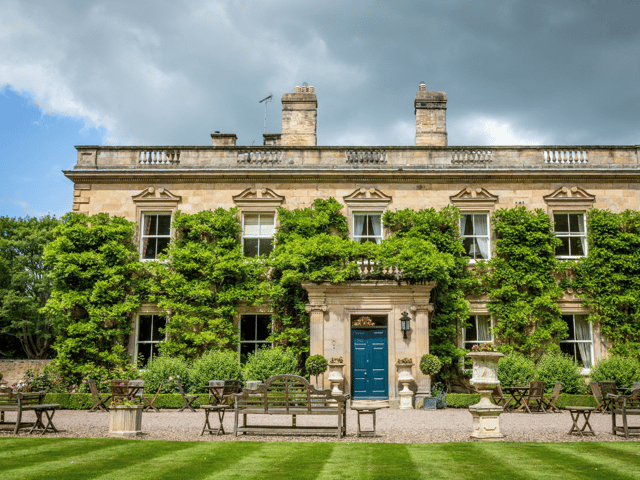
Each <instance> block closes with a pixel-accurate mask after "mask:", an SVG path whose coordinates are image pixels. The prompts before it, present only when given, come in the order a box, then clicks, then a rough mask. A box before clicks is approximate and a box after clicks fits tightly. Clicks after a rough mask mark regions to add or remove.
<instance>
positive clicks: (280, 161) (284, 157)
mask: <svg viewBox="0 0 640 480" xmlns="http://www.w3.org/2000/svg"><path fill="white" fill-rule="evenodd" d="M639 148H640V147H638V146H616V147H611V146H566V147H557V146H540V147H491V148H486V147H376V148H367V147H283V146H278V147H276V148H274V147H273V146H269V147H235V146H229V147H190V146H184V147H174V146H171V147H96V146H87V147H77V149H78V161H77V164H76V168H78V169H83V168H84V169H91V168H93V169H95V168H98V169H109V168H117V169H135V168H147V169H148V168H154V169H163V168H167V169H175V168H180V169H217V168H223V169H229V168H242V169H247V168H260V169H264V168H265V167H269V168H274V169H278V168H287V169H290V168H293V169H313V170H318V169H336V168H341V169H367V168H372V169H382V170H384V169H393V170H396V169H400V168H401V169H403V170H404V169H418V170H420V169H427V170H428V169H443V168H444V169H447V168H449V169H453V170H456V169H463V170H473V169H475V168H477V169H483V170H486V169H505V168H509V169H531V168H539V169H564V168H567V169H576V168H578V169H580V168H589V169H598V168H600V169H606V168H638V167H639V166H640V162H639V155H638V150H639Z"/></svg>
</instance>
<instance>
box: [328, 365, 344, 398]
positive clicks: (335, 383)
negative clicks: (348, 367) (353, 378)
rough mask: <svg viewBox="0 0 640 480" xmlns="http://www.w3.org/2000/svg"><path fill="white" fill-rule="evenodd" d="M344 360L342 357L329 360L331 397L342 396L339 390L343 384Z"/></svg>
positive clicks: (341, 390)
mask: <svg viewBox="0 0 640 480" xmlns="http://www.w3.org/2000/svg"><path fill="white" fill-rule="evenodd" d="M343 369H344V360H343V359H342V357H332V358H331V359H330V360H329V382H330V383H331V393H332V394H333V395H342V394H343V393H344V392H343V389H342V388H341V387H342V385H343V383H344V374H343Z"/></svg>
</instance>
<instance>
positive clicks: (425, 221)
mask: <svg viewBox="0 0 640 480" xmlns="http://www.w3.org/2000/svg"><path fill="white" fill-rule="evenodd" d="M459 221H460V213H459V211H458V209H456V208H455V207H445V208H443V209H442V210H440V211H436V210H435V209H433V208H429V209H423V210H411V209H405V210H400V211H398V212H386V213H385V215H384V219H383V222H384V225H385V226H386V227H387V228H388V229H389V231H390V232H391V234H392V235H393V236H394V237H396V238H401V239H422V240H423V241H427V242H429V243H430V244H431V245H433V247H434V248H435V249H437V251H439V252H442V253H445V254H447V255H449V259H450V260H449V261H450V263H449V264H448V268H447V273H448V275H447V276H446V277H444V278H440V279H439V281H438V283H437V285H436V287H435V288H434V290H433V293H432V297H431V299H432V302H433V304H434V312H433V319H432V321H431V325H430V328H429V348H430V352H431V353H432V354H434V355H437V356H438V357H439V358H440V360H441V361H442V362H443V369H442V370H441V371H440V374H439V376H440V378H441V379H442V380H444V381H446V382H447V383H449V382H450V381H451V380H453V379H455V378H457V377H458V376H459V375H460V371H459V368H458V360H459V359H460V358H461V357H462V356H463V355H464V354H465V350H463V349H461V348H459V347H458V342H457V338H458V334H459V329H460V328H462V327H464V326H465V324H466V321H467V319H468V317H469V314H470V313H471V310H470V308H469V304H468V302H467V301H466V300H465V298H464V297H465V294H466V293H468V292H469V291H471V290H472V288H473V286H474V284H475V280H474V278H473V277H472V276H471V275H470V274H469V272H468V270H467V269H466V268H465V267H466V265H467V264H468V259H467V258H466V256H465V250H464V247H463V246H462V242H461V241H460V230H459V227H458V224H459Z"/></svg>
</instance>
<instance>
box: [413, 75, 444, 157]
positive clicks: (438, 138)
mask: <svg viewBox="0 0 640 480" xmlns="http://www.w3.org/2000/svg"><path fill="white" fill-rule="evenodd" d="M414 105H415V115H416V145H417V146H424V145H433V146H443V147H446V146H447V144H448V141H447V94H446V93H444V92H427V86H426V85H425V84H424V83H421V84H420V90H419V91H418V93H416V101H415V104H414Z"/></svg>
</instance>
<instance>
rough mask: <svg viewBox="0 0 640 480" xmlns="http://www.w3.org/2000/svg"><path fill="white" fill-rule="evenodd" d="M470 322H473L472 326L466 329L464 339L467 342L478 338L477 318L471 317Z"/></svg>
mask: <svg viewBox="0 0 640 480" xmlns="http://www.w3.org/2000/svg"><path fill="white" fill-rule="evenodd" d="M469 322H470V323H471V326H470V327H467V328H466V330H465V334H464V339H465V341H467V342H470V341H471V342H474V341H476V340H478V330H477V328H476V318H475V317H471V318H470V319H469Z"/></svg>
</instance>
